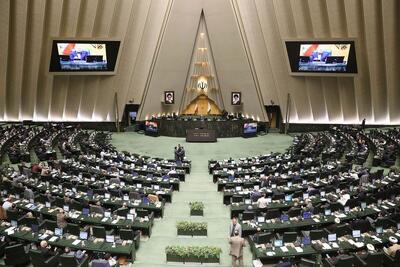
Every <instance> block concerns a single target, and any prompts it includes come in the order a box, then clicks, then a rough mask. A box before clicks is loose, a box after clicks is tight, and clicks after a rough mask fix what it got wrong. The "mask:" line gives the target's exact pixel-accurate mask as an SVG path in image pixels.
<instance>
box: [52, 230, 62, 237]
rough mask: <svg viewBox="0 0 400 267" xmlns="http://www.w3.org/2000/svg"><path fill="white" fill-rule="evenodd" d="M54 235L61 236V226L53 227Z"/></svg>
mask: <svg viewBox="0 0 400 267" xmlns="http://www.w3.org/2000/svg"><path fill="white" fill-rule="evenodd" d="M54 235H56V236H62V235H63V229H62V228H55V229H54Z"/></svg>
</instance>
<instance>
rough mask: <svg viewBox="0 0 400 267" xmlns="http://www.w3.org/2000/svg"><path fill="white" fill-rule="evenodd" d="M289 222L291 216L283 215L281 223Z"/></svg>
mask: <svg viewBox="0 0 400 267" xmlns="http://www.w3.org/2000/svg"><path fill="white" fill-rule="evenodd" d="M287 221H289V215H287V214H282V215H281V222H287Z"/></svg>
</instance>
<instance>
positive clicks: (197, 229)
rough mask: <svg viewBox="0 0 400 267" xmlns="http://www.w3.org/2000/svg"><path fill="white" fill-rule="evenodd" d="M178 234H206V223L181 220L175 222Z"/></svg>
mask: <svg viewBox="0 0 400 267" xmlns="http://www.w3.org/2000/svg"><path fill="white" fill-rule="evenodd" d="M176 228H177V231H178V235H207V223H205V222H188V221H181V222H178V223H177V224H176Z"/></svg>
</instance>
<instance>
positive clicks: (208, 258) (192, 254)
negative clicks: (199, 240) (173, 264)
mask: <svg viewBox="0 0 400 267" xmlns="http://www.w3.org/2000/svg"><path fill="white" fill-rule="evenodd" d="M221 252H222V250H221V248H219V247H211V246H187V247H184V246H168V247H166V248H165V253H166V255H167V261H178V262H219V258H220V254H221Z"/></svg>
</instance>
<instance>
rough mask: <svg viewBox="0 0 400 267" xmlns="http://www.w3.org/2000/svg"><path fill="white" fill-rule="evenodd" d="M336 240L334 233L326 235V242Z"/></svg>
mask: <svg viewBox="0 0 400 267" xmlns="http://www.w3.org/2000/svg"><path fill="white" fill-rule="evenodd" d="M336 240H337V237H336V234H329V235H328V242H336Z"/></svg>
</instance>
